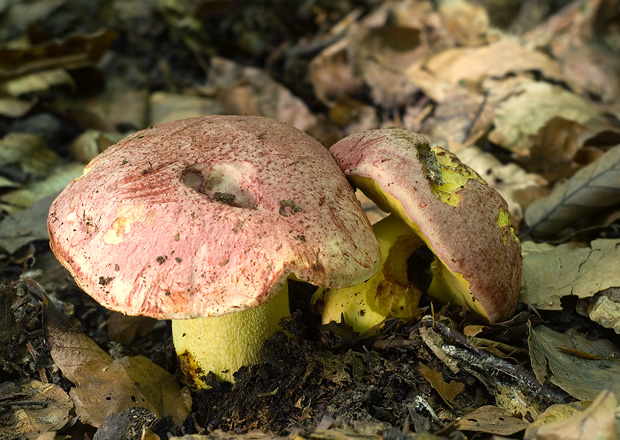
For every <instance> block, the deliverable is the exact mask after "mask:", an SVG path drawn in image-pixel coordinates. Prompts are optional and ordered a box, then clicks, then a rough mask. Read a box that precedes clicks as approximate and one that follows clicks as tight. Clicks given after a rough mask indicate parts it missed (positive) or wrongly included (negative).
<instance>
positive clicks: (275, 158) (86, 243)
mask: <svg viewBox="0 0 620 440" xmlns="http://www.w3.org/2000/svg"><path fill="white" fill-rule="evenodd" d="M48 230H49V235H50V245H51V248H52V251H53V252H54V254H55V255H56V257H57V258H58V260H59V261H60V262H61V263H62V264H63V265H64V266H65V267H66V268H67V269H68V270H69V272H70V273H71V275H72V276H73V277H74V278H75V280H76V282H77V284H78V285H79V286H80V287H81V288H82V289H83V290H84V291H85V292H86V293H88V294H89V295H90V296H92V297H93V298H94V299H95V300H97V301H98V302H99V303H101V304H102V305H104V306H105V307H107V308H109V309H112V310H116V311H119V312H122V313H125V314H128V315H145V316H150V317H154V318H158V319H172V320H173V321H172V329H173V339H174V344H175V347H176V350H177V353H178V354H179V357H180V359H181V362H180V363H181V369H182V371H183V373H184V375H185V377H186V378H187V379H188V381H189V382H190V383H191V384H193V385H194V386H196V387H204V386H205V382H204V377H203V376H204V375H206V373H207V372H209V371H213V372H214V373H215V375H216V376H217V377H218V378H219V379H222V380H228V381H232V380H233V374H234V373H235V372H236V371H237V370H238V369H239V368H240V367H241V366H244V365H251V364H253V363H255V362H257V360H258V355H259V350H260V347H261V345H262V343H263V342H264V341H265V340H266V339H267V338H268V337H269V336H270V335H271V334H272V333H273V332H274V331H275V330H276V329H277V328H278V327H277V323H278V320H279V319H280V318H281V317H283V316H286V315H288V314H289V310H288V296H287V279H288V278H289V277H294V278H295V279H297V280H301V281H305V282H308V283H312V284H315V285H319V286H328V287H342V286H347V285H351V284H356V283H359V282H361V281H363V280H365V279H367V278H368V277H369V276H371V275H372V274H373V273H374V272H375V271H376V270H377V268H378V264H379V248H378V244H377V241H376V238H375V237H374V234H373V232H372V228H371V227H370V224H369V222H368V220H367V218H366V216H365V215H364V212H363V211H362V209H361V207H360V205H359V203H358V202H357V200H356V198H355V196H354V194H353V191H352V189H351V187H350V185H349V183H348V182H347V180H346V178H345V177H344V175H343V174H342V172H341V171H340V169H339V168H338V166H337V165H336V163H335V162H334V160H333V158H332V157H331V156H330V154H329V152H328V151H327V149H325V148H324V147H323V146H322V145H321V144H319V143H318V142H317V141H316V140H314V139H313V138H311V137H310V136H308V135H306V134H305V133H303V132H302V131H300V130H297V129H295V128H293V127H291V126H289V125H287V124H284V123H281V122H278V121H275V120H271V119H267V118H262V117H243V116H205V117H199V118H193V119H186V120H181V121H174V122H170V123H166V124H162V125H159V126H157V127H154V128H149V129H147V130H143V131H139V132H137V133H135V134H133V135H131V136H129V137H127V138H125V139H123V140H122V141H120V142H119V143H118V144H116V145H115V146H112V147H110V148H109V149H107V150H106V151H105V152H103V153H102V154H100V155H99V156H97V157H96V158H95V159H94V160H92V161H91V162H90V163H89V164H88V165H87V166H86V168H85V170H84V174H83V175H82V177H80V178H78V179H76V180H74V181H73V182H72V183H71V184H69V186H68V187H67V188H66V189H65V190H64V191H63V192H62V193H61V194H60V195H59V196H58V198H57V199H56V200H55V201H54V202H53V203H52V205H51V207H50V213H49V217H48ZM197 372H198V373H200V372H202V373H203V375H201V374H196V373H197Z"/></svg>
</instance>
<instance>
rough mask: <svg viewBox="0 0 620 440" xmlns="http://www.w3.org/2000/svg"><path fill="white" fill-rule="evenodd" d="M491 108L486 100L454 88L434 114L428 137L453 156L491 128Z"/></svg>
mask: <svg viewBox="0 0 620 440" xmlns="http://www.w3.org/2000/svg"><path fill="white" fill-rule="evenodd" d="M492 122H493V109H492V108H491V107H490V106H488V105H487V102H486V98H485V97H484V96H482V95H480V94H478V93H474V92H470V91H468V90H467V89H465V88H462V87H454V88H452V90H450V92H448V93H447V94H446V95H445V99H444V101H443V102H441V103H439V104H437V106H436V107H435V111H434V112H433V118H432V122H427V123H429V124H432V129H431V131H430V138H431V139H433V144H437V145H439V146H441V147H443V148H446V149H448V150H450V151H451V152H453V153H458V152H459V151H461V150H463V149H464V148H465V147H467V146H469V145H473V144H474V143H476V141H477V140H478V139H480V138H481V137H482V136H483V135H485V134H486V133H487V132H488V131H489V130H490V129H491V126H492Z"/></svg>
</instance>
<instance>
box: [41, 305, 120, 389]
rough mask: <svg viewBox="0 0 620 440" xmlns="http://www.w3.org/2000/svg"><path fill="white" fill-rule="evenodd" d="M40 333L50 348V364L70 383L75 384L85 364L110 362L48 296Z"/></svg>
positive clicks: (109, 358) (105, 354) (99, 348)
mask: <svg viewBox="0 0 620 440" xmlns="http://www.w3.org/2000/svg"><path fill="white" fill-rule="evenodd" d="M43 331H44V332H45V339H46V340H47V343H48V344H49V346H50V355H51V357H52V360H53V361H54V363H55V364H56V366H57V367H58V368H60V370H61V371H62V374H63V375H64V376H65V377H66V378H67V379H69V380H70V381H71V382H73V383H76V377H77V373H78V372H79V371H80V370H81V369H82V368H84V364H86V363H87V362H98V363H101V364H109V363H110V362H112V357H111V356H110V355H108V354H107V353H106V352H105V351H103V350H102V349H101V347H99V346H98V345H97V344H96V343H95V342H93V340H92V339H90V338H89V337H88V336H86V335H85V334H84V333H83V332H82V331H81V330H79V329H78V328H76V327H75V326H73V325H72V324H71V323H70V322H69V320H68V319H67V317H66V316H64V315H63V314H62V313H60V311H59V310H58V309H57V308H56V306H55V305H54V303H52V302H51V301H50V299H49V298H48V297H47V295H44V297H43Z"/></svg>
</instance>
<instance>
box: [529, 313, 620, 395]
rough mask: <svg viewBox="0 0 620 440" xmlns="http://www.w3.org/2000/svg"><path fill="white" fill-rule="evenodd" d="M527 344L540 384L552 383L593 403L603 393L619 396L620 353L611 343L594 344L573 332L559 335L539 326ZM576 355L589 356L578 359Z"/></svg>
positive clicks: (594, 342)
mask: <svg viewBox="0 0 620 440" xmlns="http://www.w3.org/2000/svg"><path fill="white" fill-rule="evenodd" d="M528 343H529V347H530V360H531V362H532V368H533V369H534V373H535V374H536V378H537V379H538V381H539V382H540V383H544V382H545V381H547V380H550V381H551V382H552V383H553V384H555V385H557V386H559V387H560V388H562V389H563V390H564V391H566V392H567V393H569V394H570V395H571V396H573V397H575V398H577V399H580V400H594V399H595V398H596V396H597V395H598V394H599V393H600V392H601V391H603V390H610V391H612V392H613V393H615V394H616V395H618V394H620V381H619V380H618V377H620V363H618V362H617V360H616V359H617V358H618V356H619V355H620V351H618V349H617V348H615V347H614V346H613V344H611V343H610V342H609V341H605V340H596V341H592V340H590V339H588V338H586V337H584V336H582V335H580V334H577V333H576V332H573V331H570V330H569V331H568V332H566V333H558V332H556V331H553V330H551V329H550V328H548V327H545V326H543V325H539V326H537V327H534V328H532V329H531V330H530V337H529V339H528ZM575 352H583V353H584V354H587V355H588V356H586V355H580V356H576V355H575V354H576V353H575ZM575 372H579V374H575Z"/></svg>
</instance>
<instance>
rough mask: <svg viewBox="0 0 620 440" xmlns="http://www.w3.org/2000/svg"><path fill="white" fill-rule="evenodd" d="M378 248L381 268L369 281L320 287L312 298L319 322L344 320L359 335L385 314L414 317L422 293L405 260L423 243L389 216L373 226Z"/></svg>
mask: <svg viewBox="0 0 620 440" xmlns="http://www.w3.org/2000/svg"><path fill="white" fill-rule="evenodd" d="M373 229H374V231H375V235H376V236H377V239H378V241H379V248H380V250H381V267H380V269H379V270H378V271H377V273H375V274H374V275H373V276H372V277H370V279H368V281H365V282H363V283H360V284H357V285H354V286H349V287H342V288H340V289H319V290H318V291H317V292H316V293H315V294H314V295H313V297H312V302H313V305H314V307H315V309H316V310H320V314H321V317H322V323H323V324H328V323H330V322H332V321H336V322H339V321H340V320H341V319H344V322H345V323H347V324H348V325H350V326H351V327H352V328H353V330H355V331H356V332H358V333H360V334H371V333H372V330H374V329H377V328H378V326H379V325H380V324H381V323H382V322H383V321H384V320H385V319H386V318H388V317H394V318H410V317H412V316H415V314H416V312H417V310H418V303H419V302H420V296H421V295H422V292H421V291H420V289H419V288H418V287H417V286H416V285H415V284H413V283H411V282H410V281H409V279H408V277H407V259H408V258H409V257H410V256H411V254H412V253H413V252H414V251H415V250H416V249H418V248H420V247H422V246H424V243H423V242H422V240H421V239H420V237H418V236H417V234H416V233H415V232H413V230H412V229H411V228H410V227H409V226H408V225H407V224H405V223H404V222H403V221H402V220H400V219H399V218H398V217H396V216H394V215H389V216H388V217H385V218H384V219H382V220H379V221H378V222H377V223H375V224H374V225H373Z"/></svg>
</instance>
